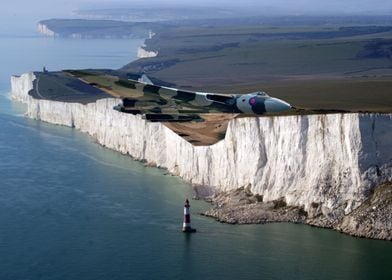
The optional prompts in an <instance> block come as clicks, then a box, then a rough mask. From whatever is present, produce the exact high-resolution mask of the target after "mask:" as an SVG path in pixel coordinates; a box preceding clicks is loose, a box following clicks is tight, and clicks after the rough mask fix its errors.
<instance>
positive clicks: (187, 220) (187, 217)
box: [182, 199, 196, 232]
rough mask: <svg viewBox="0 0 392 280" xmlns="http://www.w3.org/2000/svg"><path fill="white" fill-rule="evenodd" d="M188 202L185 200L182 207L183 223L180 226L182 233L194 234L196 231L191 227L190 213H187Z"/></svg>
mask: <svg viewBox="0 0 392 280" xmlns="http://www.w3.org/2000/svg"><path fill="white" fill-rule="evenodd" d="M190 207H191V206H190V205H189V200H188V199H187V200H185V205H184V223H183V224H182V231H183V232H196V229H194V228H192V227H191V213H190V211H189V208H190Z"/></svg>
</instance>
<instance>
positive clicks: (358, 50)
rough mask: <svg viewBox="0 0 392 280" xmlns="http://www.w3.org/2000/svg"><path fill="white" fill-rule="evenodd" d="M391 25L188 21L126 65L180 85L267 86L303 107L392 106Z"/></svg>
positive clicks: (226, 89) (247, 89)
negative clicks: (151, 53) (207, 23)
mask: <svg viewBox="0 0 392 280" xmlns="http://www.w3.org/2000/svg"><path fill="white" fill-rule="evenodd" d="M391 39H392V27H391V26H378V25H374V26H356V27H355V26H334V25H332V24H331V25H321V26H320V25H318V26H286V27H284V26H278V27H271V26H264V25H239V26H204V27H203V26H199V27H191V26H185V27H184V26H183V27H175V28H173V27H172V28H170V29H167V30H163V31H162V32H160V33H158V34H157V35H156V36H154V37H153V38H152V39H151V40H147V42H146V43H147V47H148V48H149V49H151V50H158V52H159V55H158V56H157V57H154V58H146V59H140V60H137V61H135V62H132V63H130V64H128V65H126V66H125V67H124V68H123V70H125V71H133V72H145V73H148V74H150V75H151V76H154V77H156V78H158V79H161V80H164V81H168V82H171V83H174V84H176V85H177V86H180V87H187V88H191V89H201V90H206V91H221V92H225V93H244V92H250V91H254V90H260V89H263V90H267V91H268V92H269V93H270V94H271V95H273V96H277V97H280V98H283V99H285V100H287V101H289V102H291V103H292V104H295V105H296V106H298V107H303V108H308V109H322V108H325V109H336V110H347V111H377V112H391V111H392V90H391V88H392V79H391V78H392V57H391V43H390V42H391Z"/></svg>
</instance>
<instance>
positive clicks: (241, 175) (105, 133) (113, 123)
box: [11, 73, 392, 216]
mask: <svg viewBox="0 0 392 280" xmlns="http://www.w3.org/2000/svg"><path fill="white" fill-rule="evenodd" d="M34 79H35V76H34V74H33V73H29V74H23V75H22V76H20V77H12V80H11V82H12V97H13V98H14V99H16V100H20V101H22V102H24V103H27V105H28V110H27V113H26V114H27V116H28V117H30V118H34V119H37V120H42V121H46V122H50V123H53V124H59V125H66V126H70V127H75V128H76V129H78V130H80V131H82V132H86V133H88V134H90V135H91V136H92V137H94V138H95V139H97V141H98V142H99V143H100V144H101V145H103V146H105V147H108V148H110V149H113V150H116V151H119V152H121V153H123V154H129V155H131V156H132V157H134V158H135V159H137V160H144V161H147V162H148V163H150V164H154V165H156V166H158V167H162V168H166V169H167V170H168V171H169V172H171V173H172V174H175V175H178V176H180V177H182V178H183V179H184V180H186V181H188V182H190V183H192V184H197V185H206V186H211V187H213V188H214V189H215V190H218V191H220V190H224V191H227V190H233V189H236V188H240V187H246V188H248V189H250V190H251V192H252V193H253V194H259V195H262V196H263V201H272V200H276V199H282V198H283V199H284V200H285V201H286V203H287V205H293V206H299V207H303V208H304V210H305V211H308V212H309V213H311V212H312V211H313V212H314V209H313V208H314V205H317V207H318V209H317V212H318V213H322V214H323V215H325V216H334V215H337V213H342V212H344V214H349V213H350V212H352V211H353V210H354V209H356V208H357V207H359V206H360V205H361V203H362V202H363V201H364V200H365V199H366V198H367V195H368V193H369V192H370V191H371V190H372V189H373V188H374V187H376V186H378V185H380V184H381V183H383V182H386V181H391V180H392V144H391V139H392V115H391V114H383V115H382V114H357V113H351V114H329V115H301V116H299V115H297V116H280V117H254V118H239V119H234V120H232V121H230V123H229V125H228V129H227V133H226V136H225V138H224V140H221V141H220V142H218V143H217V144H214V145H212V146H193V145H192V144H190V143H189V142H187V141H186V140H184V139H183V138H181V137H180V136H178V135H177V134H176V133H174V132H173V131H172V130H170V129H168V128H167V127H166V126H164V125H162V124H161V123H151V122H147V121H145V120H143V119H142V118H141V117H140V116H134V115H131V114H123V113H120V112H117V111H115V110H113V109H112V108H113V106H114V105H117V104H118V103H119V100H117V99H111V98H108V99H102V100H98V101H97V102H95V103H90V104H87V105H82V104H79V103H62V102H55V101H48V100H38V99H33V98H32V97H31V96H29V95H28V92H29V90H30V89H31V88H32V87H33V80H34Z"/></svg>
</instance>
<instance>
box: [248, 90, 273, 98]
mask: <svg viewBox="0 0 392 280" xmlns="http://www.w3.org/2000/svg"><path fill="white" fill-rule="evenodd" d="M250 94H252V95H256V96H261V97H269V95H268V94H267V93H265V92H264V91H255V92H252V93H250Z"/></svg>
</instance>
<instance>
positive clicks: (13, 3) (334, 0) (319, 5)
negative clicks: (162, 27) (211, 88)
mask: <svg viewBox="0 0 392 280" xmlns="http://www.w3.org/2000/svg"><path fill="white" fill-rule="evenodd" d="M141 4H142V5H154V6H156V5H157V4H160V5H166V6H167V5H175V6H178V5H193V6H218V7H238V6H239V7H242V8H244V7H250V8H252V9H253V10H254V9H257V8H260V11H266V10H267V11H269V12H270V13H271V14H276V13H279V14H291V15H301V14H308V15H309V14H310V15H317V14H350V13H353V14H384V15H385V14H390V15H392V0H214V1H211V0H198V1H197V0H33V1H31V0H1V3H0V34H1V32H3V33H4V32H6V31H7V29H10V27H11V26H12V27H14V28H17V27H18V26H20V27H21V28H26V27H27V26H32V25H34V24H32V23H34V22H37V21H39V20H41V19H47V18H54V17H57V18H59V17H71V16H72V11H75V10H78V9H94V8H109V7H114V8H121V7H127V8H130V7H132V5H141ZM32 28H35V25H34V26H33V27H32Z"/></svg>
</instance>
